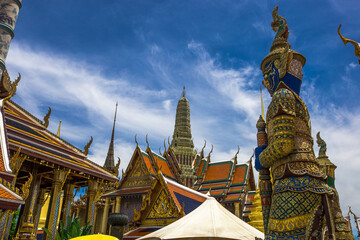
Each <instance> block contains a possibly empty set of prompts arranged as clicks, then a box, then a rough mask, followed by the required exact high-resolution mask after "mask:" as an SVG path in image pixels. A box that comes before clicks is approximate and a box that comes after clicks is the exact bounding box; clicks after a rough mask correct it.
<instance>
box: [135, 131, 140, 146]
mask: <svg viewBox="0 0 360 240" xmlns="http://www.w3.org/2000/svg"><path fill="white" fill-rule="evenodd" d="M136 136H137V134H135V143H136V146H139V144H138V141H137V138H136Z"/></svg>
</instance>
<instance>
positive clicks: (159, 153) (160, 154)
mask: <svg viewBox="0 0 360 240" xmlns="http://www.w3.org/2000/svg"><path fill="white" fill-rule="evenodd" d="M159 154H160V156H161V155H162V153H161V147H159Z"/></svg>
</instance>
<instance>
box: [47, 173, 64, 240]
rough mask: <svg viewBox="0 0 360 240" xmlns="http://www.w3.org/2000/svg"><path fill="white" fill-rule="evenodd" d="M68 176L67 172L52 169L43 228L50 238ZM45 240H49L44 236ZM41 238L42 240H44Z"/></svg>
mask: <svg viewBox="0 0 360 240" xmlns="http://www.w3.org/2000/svg"><path fill="white" fill-rule="evenodd" d="M68 174H69V170H63V169H54V182H53V184H52V189H51V195H50V203H49V209H48V214H47V217H46V223H45V227H46V228H47V229H48V230H49V231H50V232H51V234H52V236H53V237H55V232H56V231H55V230H56V225H57V224H56V223H57V219H58V215H59V210H60V207H61V206H60V198H61V192H62V187H63V185H64V183H65V180H66V177H67V176H68ZM44 237H45V238H46V239H50V237H49V236H46V234H44ZM44 237H43V239H44Z"/></svg>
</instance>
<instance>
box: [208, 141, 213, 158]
mask: <svg viewBox="0 0 360 240" xmlns="http://www.w3.org/2000/svg"><path fill="white" fill-rule="evenodd" d="M213 150H214V145H212V144H211V150H210V152H209V155H208V157H210V154H211V153H212V151H213Z"/></svg>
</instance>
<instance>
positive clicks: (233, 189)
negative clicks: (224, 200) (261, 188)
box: [229, 186, 244, 192]
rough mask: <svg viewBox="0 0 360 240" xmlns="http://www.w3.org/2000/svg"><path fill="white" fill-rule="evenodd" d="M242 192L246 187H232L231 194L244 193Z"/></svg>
mask: <svg viewBox="0 0 360 240" xmlns="http://www.w3.org/2000/svg"><path fill="white" fill-rule="evenodd" d="M242 190H244V186H239V187H231V188H230V190H229V192H238V191H242Z"/></svg>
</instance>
